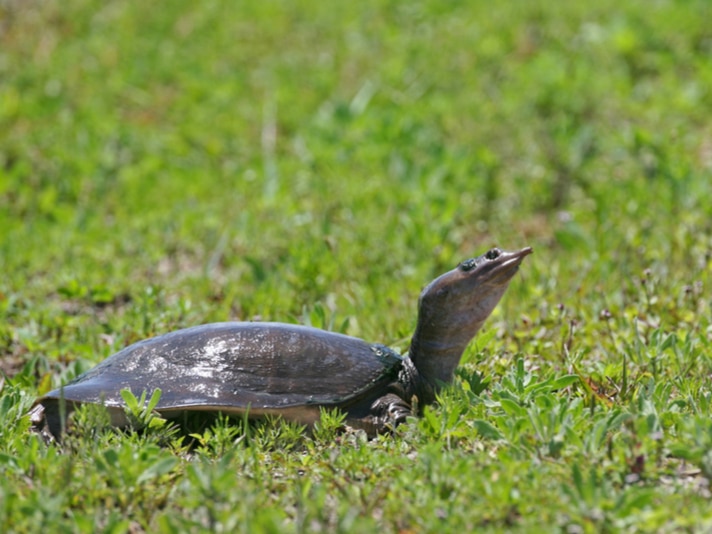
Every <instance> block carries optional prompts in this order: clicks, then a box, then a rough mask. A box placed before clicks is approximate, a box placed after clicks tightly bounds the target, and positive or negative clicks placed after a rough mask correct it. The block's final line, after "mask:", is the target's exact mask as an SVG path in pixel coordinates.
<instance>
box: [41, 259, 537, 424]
mask: <svg viewBox="0 0 712 534" xmlns="http://www.w3.org/2000/svg"><path fill="white" fill-rule="evenodd" d="M531 252H532V249H531V248H530V247H526V248H523V249H521V250H519V251H516V252H506V251H503V250H500V249H499V248H492V249H490V250H488V251H487V252H486V253H484V254H482V255H481V256H478V257H475V258H471V259H467V260H465V261H463V262H461V263H460V264H459V265H458V266H457V267H456V268H455V269H453V270H451V271H449V272H446V273H445V274H443V275H441V276H439V277H438V278H436V279H435V280H433V281H432V282H430V283H429V284H428V285H427V286H426V287H425V288H424V289H423V290H422V293H421V294H420V298H419V301H418V319H417V325H416V328H415V332H414V334H413V337H412V339H411V343H410V347H409V350H408V352H407V353H405V354H403V355H401V354H399V353H398V352H396V351H394V350H393V349H391V348H389V347H387V346H385V345H383V344H379V343H369V342H367V341H364V340H362V339H359V338H356V337H351V336H348V335H344V334H340V333H335V332H330V331H326V330H321V329H318V328H313V327H310V326H301V325H296V324H285V323H273V322H256V321H255V322H222V323H212V324H204V325H200V326H194V327H189V328H185V329H181V330H177V331H173V332H170V333H167V334H163V335H159V336H157V337H153V338H149V339H146V340H143V341H139V342H137V343H134V344H132V345H130V346H128V347H126V348H124V349H123V350H121V351H119V352H117V353H116V354H114V355H112V356H109V357H108V358H107V359H105V360H104V361H103V362H101V363H99V364H98V365H97V366H96V367H94V368H93V369H90V370H89V371H87V372H86V373H84V374H81V375H80V376H78V377H77V378H75V379H74V380H72V381H70V382H69V383H67V384H65V385H64V386H62V387H59V388H57V389H54V390H53V391H50V392H49V393H47V394H46V395H44V396H42V397H41V398H39V399H37V400H36V401H35V403H34V405H33V408H32V409H31V412H30V416H31V420H32V422H33V424H34V426H35V428H36V429H42V430H43V431H44V432H45V433H46V432H49V433H50V434H51V435H52V436H54V437H60V436H61V433H62V432H63V429H64V428H65V425H66V417H67V415H68V414H69V413H71V411H72V410H74V409H75V407H76V406H78V405H80V404H84V403H91V404H103V405H104V406H106V408H107V409H108V411H109V414H110V415H111V424H112V425H115V426H126V425H127V420H126V417H125V410H124V407H125V403H124V400H123V398H122V396H121V390H122V389H125V388H128V389H130V390H131V391H132V392H133V393H134V394H135V395H139V394H141V393H143V392H146V393H147V394H148V395H149V396H150V395H151V394H152V392H153V391H154V390H156V389H159V388H160V390H161V395H160V400H159V402H158V404H157V405H156V407H155V410H156V411H157V412H158V413H159V414H160V415H161V416H162V417H164V418H167V419H172V418H177V417H180V416H181V414H185V413H186V412H212V413H222V414H225V415H228V416H242V417H245V416H246V417H248V418H250V419H255V418H263V417H265V416H269V415H275V416H280V417H282V418H283V419H285V420H289V421H295V422H297V423H300V424H303V425H307V426H311V425H313V424H314V423H315V422H316V421H317V420H318V419H319V417H320V413H321V409H322V408H332V407H333V408H338V409H339V410H341V411H342V412H343V413H345V416H346V418H345V424H346V426H348V427H351V428H353V429H362V430H365V431H366V433H367V434H368V435H369V436H374V435H376V434H379V433H384V432H386V431H389V430H392V429H394V428H395V427H396V426H397V425H399V424H400V423H402V422H403V421H405V420H406V418H407V417H408V416H410V415H418V412H420V411H421V410H422V407H423V406H425V405H427V404H431V403H433V402H434V401H435V400H436V394H437V393H438V391H439V390H440V389H441V388H442V387H443V386H445V385H447V384H448V383H450V382H451V381H452V379H453V373H454V371H455V368H456V367H457V366H458V364H459V362H460V358H461V356H462V354H463V352H464V350H465V348H466V347H467V345H468V344H469V342H470V341H471V340H472V339H473V337H474V336H475V334H476V333H477V332H478V330H480V328H481V326H482V324H483V323H484V321H485V319H487V317H488V316H489V315H490V313H491V312H492V310H493V309H494V308H495V306H496V305H497V303H498V302H499V300H500V298H501V297H502V295H503V294H504V292H505V290H506V288H507V286H508V285H509V282H510V280H511V279H512V277H513V276H514V274H515V273H516V272H517V270H518V269H519V266H520V264H521V262H522V260H523V259H524V257H525V256H527V255H528V254H530V253H531Z"/></svg>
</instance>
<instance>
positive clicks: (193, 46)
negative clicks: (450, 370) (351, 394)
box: [0, 0, 712, 533]
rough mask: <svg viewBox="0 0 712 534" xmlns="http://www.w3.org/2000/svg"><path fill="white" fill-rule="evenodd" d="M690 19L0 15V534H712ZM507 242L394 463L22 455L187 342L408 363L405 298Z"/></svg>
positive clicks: (703, 206) (100, 453)
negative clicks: (228, 337) (218, 328)
mask: <svg viewBox="0 0 712 534" xmlns="http://www.w3.org/2000/svg"><path fill="white" fill-rule="evenodd" d="M709 20H712V8H711V7H710V5H709V3H708V2H707V1H706V0H698V1H695V0H685V1H683V0H677V1H674V0H658V1H654V2H650V1H645V2H644V1H637V0H633V1H630V2H613V1H610V0H603V1H599V2H585V1H583V0H579V1H572V2H560V3H553V2H544V1H540V0H527V1H525V0H512V1H510V2H500V3H492V2H463V3H460V2H443V1H425V0H424V1H413V2H401V3H398V2H387V1H385V0H378V1H377V0H365V1H362V2H354V3H349V4H348V5H346V4H344V5H342V4H334V5H330V4H328V3H321V2H316V1H309V0H303V1H297V2H287V1H276V0H265V1H262V2H224V1H210V2H197V3H196V2H186V1H181V0H175V1H171V2H165V3H162V4H161V5H160V6H153V7H151V6H147V5H146V4H145V3H142V2H137V1H130V0H127V1H115V2H98V1H94V0H74V1H70V2H59V1H56V0H46V1H42V2H40V1H36V0H29V1H26V2H20V1H15V0H6V1H3V2H0V368H2V370H3V371H4V373H5V374H6V376H5V379H4V382H3V387H2V390H1V391H0V530H2V531H3V532H49V531H52V532H96V531H102V532H125V531H131V532H142V531H146V532H202V531H214V532H374V531H376V530H378V531H382V532H400V533H408V532H471V531H522V532H537V531H541V532H551V531H563V532H572V533H577V532H618V531H626V532H688V531H689V532H695V531H705V530H709V529H710V528H712V512H711V511H710V507H709V499H710V489H709V483H710V480H712V418H711V417H710V411H711V406H710V404H711V403H712V388H711V387H710V381H709V376H710V374H711V373H712V324H711V321H710V297H709V294H710V293H709V288H710V286H711V285H712V280H711V279H710V267H711V262H712V202H710V198H712V128H710V124H712V89H711V88H712V30H710V25H709ZM495 244H497V245H500V246H502V247H503V248H510V249H511V248H515V247H521V246H525V245H531V246H532V247H533V248H534V250H535V254H534V255H533V256H531V257H529V258H527V259H526V260H525V263H524V266H523V268H522V269H521V271H520V274H519V275H518V277H517V279H516V280H515V281H514V282H513V283H512V285H511V287H510V289H509V290H508V292H507V294H506V295H505V297H504V299H503V301H502V302H501V304H500V306H499V307H498V309H497V310H496V311H495V313H494V314H493V316H492V317H491V318H490V320H489V321H488V323H487V324H486V327H485V329H484V330H483V331H482V332H481V333H480V336H479V337H478V338H477V339H476V340H475V341H474V342H473V343H472V344H471V346H470V348H469V349H468V351H467V352H466V354H465V356H464V358H463V362H462V365H461V368H460V369H459V371H458V377H457V380H456V381H455V383H454V384H453V386H452V387H451V388H450V389H448V390H447V391H445V392H444V393H443V395H442V398H441V399H440V403H439V405H437V406H434V407H432V408H428V409H427V410H426V412H425V415H424V417H423V418H421V419H420V420H417V421H416V420H413V421H412V422H411V423H409V424H407V425H405V426H403V427H401V428H399V430H398V432H397V433H396V434H395V435H392V436H382V437H379V438H378V439H375V440H373V441H367V440H365V438H363V436H361V435H359V434H353V433H346V434H343V433H339V432H337V431H336V427H337V426H338V418H335V416H333V415H329V417H326V418H325V421H324V422H323V425H322V427H321V428H320V429H319V430H318V431H317V432H315V434H314V435H312V436H306V435H303V434H302V433H301V432H300V431H299V429H298V428H295V427H294V426H291V425H282V424H280V423H278V422H275V421H270V422H267V423H266V424H263V425H258V426H256V427H247V428H245V427H243V425H242V424H241V423H240V422H239V421H238V422H226V421H218V422H216V423H215V425H214V426H212V427H209V428H205V429H203V430H202V431H200V432H197V433H195V435H194V436H192V437H190V436H182V435H181V434H179V433H177V432H176V431H175V429H173V428H171V427H170V426H166V425H161V424H157V425H152V427H151V429H150V430H149V431H147V432H144V433H131V432H129V433H120V432H113V431H110V430H102V428H101V427H100V426H98V425H97V424H96V422H97V420H98V419H99V418H100V414H96V413H93V412H92V411H91V410H88V411H86V412H82V413H80V417H79V418H78V421H77V429H78V432H76V433H75V434H73V435H72V436H71V437H70V438H68V439H67V440H66V441H65V442H63V443H62V444H61V445H58V444H56V443H51V444H45V443H44V442H42V440H41V439H40V438H39V437H38V436H36V435H34V434H32V433H31V432H30V431H29V419H28V418H27V416H26V413H27V410H28V409H29V407H30V405H31V404H32V402H33V400H34V399H35V398H36V397H37V396H38V395H39V394H41V393H43V392H46V391H48V390H49V389H50V388H52V387H56V386H58V385H60V384H61V383H63V382H65V381H67V380H69V379H71V378H73V377H74V376H76V375H77V374H79V373H80V372H82V371H84V370H87V369H88V368H90V367H91V366H93V365H94V364H96V363H97V362H99V361H101V360H102V359H103V358H105V357H106V356H108V355H110V354H112V353H113V352H116V351H117V350H119V349H120V348H122V347H124V346H126V345H127V344H130V343H132V342H135V341H138V340H140V339H143V338H145V337H148V336H152V335H156V334H159V333H163V332H167V331H170V330H173V329H177V328H181V327H186V326H191V325H195V324H200V323H205V322H211V321H221V320H248V319H254V318H261V319H264V320H276V321H285V322H299V323H310V324H314V325H316V326H320V327H325V328H329V329H333V330H337V331H342V332H346V333H349V334H351V335H356V336H359V337H363V338H365V339H368V340H372V341H379V342H383V343H386V344H388V345H391V346H393V347H395V348H397V349H399V350H401V351H405V350H407V346H408V340H409V338H410V335H411V332H412V330H413V327H414V325H415V313H416V308H415V305H416V299H417V295H418V293H419V291H420V288H421V287H422V286H423V285H424V284H425V283H427V282H428V281H430V280H431V279H432V278H434V277H435V276H436V275H438V274H440V273H442V272H444V271H445V270H447V269H449V268H451V267H452V266H454V265H455V264H456V263H457V262H459V261H460V260H462V259H464V258H467V257H470V256H472V255H475V254H479V253H481V252H483V251H484V250H486V249H487V248H489V247H490V246H492V245H495ZM155 422H156V421H155V420H154V423H155ZM191 443H192V446H189V445H191Z"/></svg>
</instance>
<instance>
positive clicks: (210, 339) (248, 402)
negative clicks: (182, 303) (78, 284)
mask: <svg viewBox="0 0 712 534" xmlns="http://www.w3.org/2000/svg"><path fill="white" fill-rule="evenodd" d="M400 367H401V358H400V356H398V355H397V354H396V353H394V352H393V351H391V350H390V349H388V348H387V347H384V346H382V345H373V344H369V343H367V342H365V341H363V340H360V339H357V338H353V337H350V336H346V335H342V334H336V333H333V332H326V331H324V330H319V329H316V328H311V327H305V326H298V325H288V324H280V323H214V324H207V325H201V326H196V327H193V328H186V329H184V330H178V331H176V332H171V333H169V334H165V335H162V336H158V337H154V338H151V339H147V340H145V341H140V342H138V343H135V344H133V345H131V346H129V347H127V348H125V349H123V350H122V351H120V352H118V353H116V354H114V355H113V356H111V357H109V358H107V359H106V360H104V361H103V362H102V363H100V364H99V365H97V366H96V367H95V368H93V369H92V370H90V371H88V372H86V373H84V374H83V375H81V376H79V377H77V378H76V379H75V380H74V381H72V382H70V383H68V384H67V385H65V386H64V387H63V388H60V389H55V390H54V391H51V392H50V393H48V394H47V395H45V397H44V399H60V398H64V399H66V400H67V401H70V402H80V403H82V402H89V403H103V404H105V405H106V406H122V405H123V404H124V402H123V399H122V398H121V395H120V391H121V390H122V389H124V388H129V389H130V390H131V391H132V392H133V393H134V394H135V395H139V394H140V393H141V392H142V391H144V390H145V391H147V393H148V394H149V395H150V394H151V392H152V391H153V390H154V389H156V388H160V389H161V391H162V393H161V399H160V401H159V403H158V406H157V407H156V408H157V410H158V411H166V412H168V411H174V410H190V409H197V410H200V409H218V410H219V409H220V408H221V407H222V408H225V411H226V412H233V413H234V412H240V411H245V410H246V409H248V408H249V409H250V410H253V411H254V412H255V413H266V412H274V413H279V411H280V410H282V409H285V410H286V409H288V408H290V407H298V406H307V405H321V406H324V405H326V406H329V405H334V406H346V405H348V404H350V403H351V402H355V401H357V400H358V399H360V398H362V397H364V396H367V395H369V394H371V393H372V392H373V391H375V390H379V389H382V388H384V387H385V386H386V385H387V384H389V383H391V382H393V380H394V378H395V376H396V375H397V373H398V371H399V369H400Z"/></svg>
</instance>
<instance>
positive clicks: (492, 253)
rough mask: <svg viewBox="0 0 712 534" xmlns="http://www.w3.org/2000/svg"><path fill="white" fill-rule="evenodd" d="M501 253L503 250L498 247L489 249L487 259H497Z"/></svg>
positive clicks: (486, 254)
mask: <svg viewBox="0 0 712 534" xmlns="http://www.w3.org/2000/svg"><path fill="white" fill-rule="evenodd" d="M501 253H502V251H501V250H499V249H498V248H493V249H491V250H488V251H487V252H485V259H488V260H496V259H497V258H499V255H500V254H501Z"/></svg>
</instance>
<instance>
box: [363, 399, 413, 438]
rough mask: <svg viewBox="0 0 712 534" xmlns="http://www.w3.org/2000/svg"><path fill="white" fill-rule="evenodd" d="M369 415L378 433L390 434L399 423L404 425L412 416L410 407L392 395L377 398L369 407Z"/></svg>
mask: <svg viewBox="0 0 712 534" xmlns="http://www.w3.org/2000/svg"><path fill="white" fill-rule="evenodd" d="M371 413H372V414H373V420H374V423H375V426H376V431H377V432H378V433H382V432H389V431H390V432H392V431H393V430H395V428H396V427H397V426H398V425H400V424H401V423H405V421H406V419H407V418H408V416H409V415H411V414H412V409H411V407H410V405H409V404H408V403H407V402H405V401H404V400H403V399H402V398H400V397H399V396H398V395H396V394H394V393H388V394H387V395H384V396H383V397H380V398H378V399H377V400H376V401H375V402H374V403H373V404H372V405H371Z"/></svg>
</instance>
